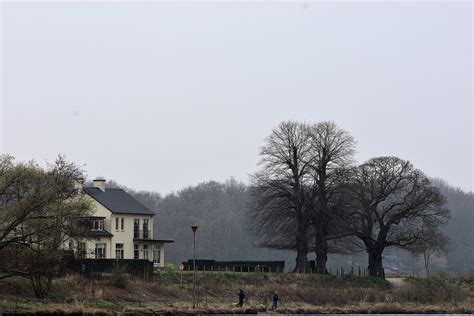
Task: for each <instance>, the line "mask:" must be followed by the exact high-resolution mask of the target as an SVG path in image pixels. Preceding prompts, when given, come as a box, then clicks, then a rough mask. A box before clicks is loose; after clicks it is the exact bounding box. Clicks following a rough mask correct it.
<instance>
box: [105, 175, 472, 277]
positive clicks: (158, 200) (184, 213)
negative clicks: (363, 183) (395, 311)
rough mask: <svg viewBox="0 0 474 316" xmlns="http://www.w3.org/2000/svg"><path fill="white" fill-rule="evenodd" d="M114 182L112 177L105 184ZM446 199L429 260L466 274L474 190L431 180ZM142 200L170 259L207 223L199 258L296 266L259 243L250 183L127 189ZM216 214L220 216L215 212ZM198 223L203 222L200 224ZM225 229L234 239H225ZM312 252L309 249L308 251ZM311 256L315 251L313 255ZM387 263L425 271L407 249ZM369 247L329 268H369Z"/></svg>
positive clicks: (185, 251) (290, 255) (180, 255)
mask: <svg viewBox="0 0 474 316" xmlns="http://www.w3.org/2000/svg"><path fill="white" fill-rule="evenodd" d="M109 182H110V184H113V182H112V181H107V183H109ZM433 185H435V186H436V187H438V188H439V189H440V190H441V192H442V193H443V195H444V196H445V197H446V200H447V205H446V206H447V207H448V208H449V209H450V210H451V218H450V219H449V221H448V223H447V224H446V225H445V226H443V227H442V230H443V232H444V233H445V234H446V235H447V236H448V238H449V240H450V244H449V248H448V250H447V251H446V252H438V253H436V254H434V255H433V256H432V258H431V264H430V269H431V271H432V273H436V272H452V273H458V272H459V273H468V272H472V271H473V266H474V249H473V247H474V246H473V245H474V234H472V226H473V224H474V194H473V193H466V192H463V191H462V190H459V189H456V188H453V187H452V186H449V185H448V184H446V183H445V182H443V181H441V180H437V179H435V180H433ZM125 189H126V190H127V191H128V192H130V193H131V194H132V195H134V196H135V197H136V198H137V199H138V200H140V201H141V202H142V203H144V204H146V205H147V206H148V207H150V208H152V209H153V210H156V212H157V217H156V225H155V227H154V229H155V234H157V236H159V237H163V238H171V239H174V240H175V242H174V243H173V244H168V245H167V246H166V261H167V262H171V263H173V264H179V263H180V262H182V261H185V260H187V259H190V258H192V232H191V228H190V226H191V225H192V224H194V222H197V223H200V224H203V226H200V227H199V229H198V234H197V249H196V250H197V251H196V253H197V258H200V259H216V260H285V261H286V270H288V269H293V267H294V265H295V252H294V251H293V250H268V249H265V248H259V247H256V246H255V244H256V241H255V238H254V237H253V234H252V231H251V228H250V224H251V220H250V217H249V216H248V212H249V209H248V203H247V202H248V201H249V199H250V192H249V189H248V187H247V186H246V185H244V184H243V183H240V182H237V181H235V180H233V179H230V180H227V181H226V182H224V183H221V182H215V181H209V182H203V183H201V184H198V185H196V186H189V187H187V188H184V189H182V190H180V191H178V192H176V193H173V194H168V195H166V196H162V195H160V194H159V193H157V192H150V191H135V190H132V189H130V188H125ZM216 214H217V215H218V216H216ZM198 225H199V224H198ZM222 232H225V233H227V236H233V238H232V237H231V238H221V236H220V234H221V233H222ZM310 248H311V247H310ZM310 250H311V249H310ZM308 259H309V260H315V255H313V254H309V255H308ZM384 262H385V266H386V267H388V268H399V269H400V272H402V273H412V272H413V270H415V272H416V273H420V274H424V273H425V272H424V271H425V268H424V263H423V256H422V255H421V254H420V255H416V254H412V253H410V252H408V251H404V250H398V249H397V248H394V249H391V250H389V251H387V252H386V254H385V257H384ZM367 265H368V258H367V255H365V250H364V249H362V250H360V252H358V253H354V254H350V255H340V254H334V255H331V256H329V258H328V264H327V268H328V269H332V270H333V271H335V270H336V269H337V268H340V267H344V268H345V269H350V267H351V266H355V267H357V266H361V267H367Z"/></svg>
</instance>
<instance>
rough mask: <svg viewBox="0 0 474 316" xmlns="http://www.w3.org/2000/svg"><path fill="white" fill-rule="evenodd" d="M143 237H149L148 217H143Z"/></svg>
mask: <svg viewBox="0 0 474 316" xmlns="http://www.w3.org/2000/svg"><path fill="white" fill-rule="evenodd" d="M143 238H144V239H146V238H148V219H143Z"/></svg>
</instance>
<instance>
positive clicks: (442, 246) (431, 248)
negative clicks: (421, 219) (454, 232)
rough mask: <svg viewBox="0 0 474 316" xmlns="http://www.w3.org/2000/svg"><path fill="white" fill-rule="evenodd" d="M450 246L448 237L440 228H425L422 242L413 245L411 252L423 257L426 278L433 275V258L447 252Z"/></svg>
mask: <svg viewBox="0 0 474 316" xmlns="http://www.w3.org/2000/svg"><path fill="white" fill-rule="evenodd" d="M448 246H449V241H448V238H447V237H446V235H444V234H443V232H441V231H440V230H439V228H438V227H436V226H435V227H433V226H428V227H426V228H425V230H424V233H423V234H422V236H421V237H420V240H419V241H418V242H417V243H416V244H414V245H412V246H411V247H410V248H409V250H410V251H412V252H413V253H414V254H415V255H421V256H422V257H423V263H424V266H425V271H426V276H427V277H429V276H430V275H431V269H430V264H431V258H432V257H433V255H435V254H437V253H442V252H445V251H447V249H448Z"/></svg>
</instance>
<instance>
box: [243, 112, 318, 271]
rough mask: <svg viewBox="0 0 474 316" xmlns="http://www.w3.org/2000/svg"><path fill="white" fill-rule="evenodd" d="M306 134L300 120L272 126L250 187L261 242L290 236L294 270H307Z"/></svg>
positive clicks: (309, 157)
mask: <svg viewBox="0 0 474 316" xmlns="http://www.w3.org/2000/svg"><path fill="white" fill-rule="evenodd" d="M310 137H311V134H310V128H309V126H308V125H307V124H304V123H298V122H293V121H288V122H282V123H280V125H279V126H278V127H276V128H274V129H273V130H272V132H271V134H270V136H269V137H268V138H267V139H266V144H265V146H263V147H262V149H261V152H260V156H261V161H260V166H261V170H260V171H259V172H257V173H256V174H255V175H254V176H253V178H252V183H251V188H250V190H251V197H252V201H251V203H250V209H251V210H250V215H251V224H252V226H253V228H254V231H255V233H256V234H257V236H258V237H260V241H261V244H263V245H266V246H271V244H274V245H278V244H280V242H281V239H282V237H283V239H288V238H293V240H294V246H295V248H296V253H297V256H296V267H295V270H296V271H298V272H304V271H306V269H307V254H308V238H307V231H308V227H309V223H310V218H309V213H308V210H307V209H306V208H305V200H304V198H305V194H304V190H305V187H306V185H305V183H307V181H309V180H310V179H311V173H310V165H311V163H312V162H313V161H312V159H313V157H312V155H311V149H312V148H311V139H310ZM288 232H291V233H290V234H288ZM275 241H277V242H276V243H275ZM287 241H288V240H287Z"/></svg>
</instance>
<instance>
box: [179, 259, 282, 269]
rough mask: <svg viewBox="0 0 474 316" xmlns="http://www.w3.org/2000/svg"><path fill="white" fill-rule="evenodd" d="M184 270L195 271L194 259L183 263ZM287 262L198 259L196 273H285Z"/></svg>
mask: <svg viewBox="0 0 474 316" xmlns="http://www.w3.org/2000/svg"><path fill="white" fill-rule="evenodd" d="M183 266H184V270H185V271H190V270H193V259H189V260H188V261H185V262H183ZM284 270H285V261H215V260H203V259H196V271H227V272H283V271H284Z"/></svg>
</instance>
